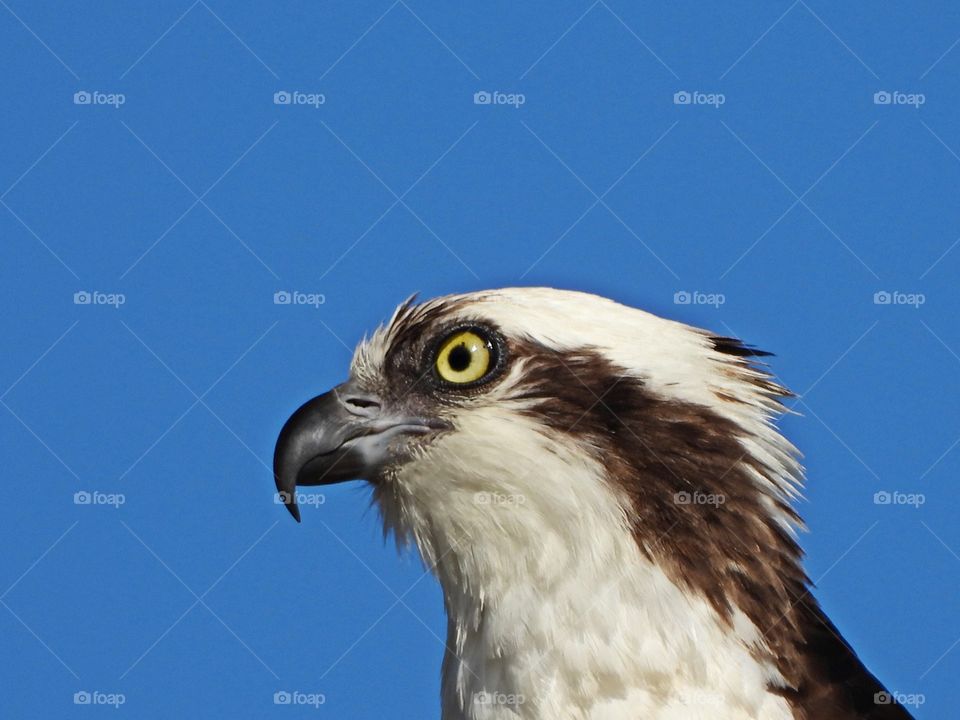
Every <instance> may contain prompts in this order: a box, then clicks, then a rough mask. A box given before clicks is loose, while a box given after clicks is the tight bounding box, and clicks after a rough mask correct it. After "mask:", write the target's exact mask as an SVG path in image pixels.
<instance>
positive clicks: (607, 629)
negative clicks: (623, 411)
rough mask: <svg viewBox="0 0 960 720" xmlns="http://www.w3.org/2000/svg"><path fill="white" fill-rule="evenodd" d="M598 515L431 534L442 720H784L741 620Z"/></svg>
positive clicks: (754, 639)
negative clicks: (462, 537) (440, 611)
mask: <svg viewBox="0 0 960 720" xmlns="http://www.w3.org/2000/svg"><path fill="white" fill-rule="evenodd" d="M491 500H492V499H491ZM500 501H502V502H509V501H508V500H506V499H501V500H500ZM590 510H593V511H597V510H599V508H596V507H594V508H591V509H590ZM590 510H587V511H585V512H589V511H590ZM603 512H605V513H609V515H608V516H607V517H605V518H603V521H602V522H601V521H600V520H601V519H600V518H599V517H593V518H590V517H588V516H586V515H581V517H580V518H579V519H578V520H574V519H573V518H570V519H569V522H566V523H563V524H562V525H561V524H554V523H552V522H550V521H548V520H545V519H543V518H541V521H540V522H536V521H535V520H536V513H529V514H528V515H527V516H526V517H525V518H524V519H523V522H519V523H515V524H514V523H510V524H509V525H508V527H506V528H505V527H503V525H502V523H501V525H500V527H494V526H493V525H491V526H490V527H487V528H482V529H481V528H473V529H472V530H471V531H470V533H469V535H468V537H470V538H472V539H474V540H471V542H470V543H469V544H467V545H456V544H455V541H454V537H455V535H453V534H451V535H449V536H445V537H444V538H441V537H439V536H435V538H434V540H433V542H434V543H435V547H436V550H437V551H438V555H437V556H436V557H435V558H434V563H435V572H436V574H437V576H438V578H439V580H440V582H441V585H442V586H443V590H444V596H445V602H446V607H447V612H448V636H447V654H446V658H445V661H444V668H443V688H442V695H443V718H444V720H461V719H466V718H470V719H471V720H474V719H479V718H485V719H488V720H499V719H500V718H503V719H506V718H510V719H511V720H516V718H517V717H520V718H526V719H529V720H535V719H536V720H539V719H541V718H543V719H546V718H552V719H553V720H557V719H558V718H559V719H563V718H585V717H604V718H610V719H611V720H619V719H620V718H624V719H625V718H628V717H629V718H636V717H645V718H679V717H683V718H687V717H711V718H717V719H725V718H742V719H743V720H746V718H754V719H756V718H763V719H773V718H776V719H778V720H782V719H786V718H792V717H793V716H792V714H791V713H790V711H789V709H788V707H787V705H786V704H785V702H784V701H783V699H782V698H780V697H779V696H777V695H773V694H771V693H769V692H768V687H769V685H770V684H771V683H773V684H776V683H777V680H778V674H777V671H776V669H775V668H774V667H773V666H772V665H771V664H770V663H768V662H765V661H763V660H760V659H758V654H757V653H756V652H755V650H756V647H757V644H758V643H759V642H760V641H761V639H760V636H759V633H758V632H757V629H756V627H755V626H754V625H753V624H752V623H751V622H750V620H749V619H748V618H747V617H746V616H745V615H744V614H743V613H741V612H739V611H738V610H734V612H733V613H732V615H731V616H730V617H729V618H721V617H720V616H719V615H718V613H717V612H716V611H715V610H714V608H713V607H712V606H711V604H710V603H709V602H708V601H707V600H706V599H704V598H703V597H701V596H699V595H698V594H696V593H693V592H690V591H689V590H685V589H682V588H681V587H680V586H679V585H678V584H677V583H676V582H674V581H673V580H672V579H671V578H670V577H669V576H668V573H666V572H664V570H663V569H662V568H660V567H659V566H658V565H657V564H655V563H654V562H652V561H651V560H649V559H647V557H645V556H644V554H643V553H641V552H640V550H639V548H638V546H637V544H636V541H635V539H634V537H633V536H632V535H631V533H630V532H629V531H628V530H626V529H625V528H624V527H623V526H622V524H621V523H620V522H618V520H617V514H618V510H617V509H616V508H614V507H610V508H606V509H605V510H603ZM476 538H480V540H479V541H477V540H475V539H476Z"/></svg>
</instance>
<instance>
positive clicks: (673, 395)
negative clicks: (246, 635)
mask: <svg viewBox="0 0 960 720" xmlns="http://www.w3.org/2000/svg"><path fill="white" fill-rule="evenodd" d="M766 354H767V353H764V352H761V351H759V350H755V349H752V348H750V347H749V346H747V345H744V344H742V343H741V342H740V341H738V340H735V339H732V338H729V337H720V336H716V335H713V334H711V333H709V332H706V331H703V330H699V329H696V328H693V327H690V326H687V325H684V324H681V323H678V322H673V321H670V320H665V319H662V318H659V317H656V316H654V315H651V314H649V313H646V312H643V311H641V310H636V309H633V308H629V307H625V306H623V305H620V304H617V303H615V302H613V301H611V300H607V299H604V298H600V297H597V296H594V295H588V294H584V293H578V292H567V291H559V290H553V289H547V288H519V289H505V290H495V291H488V292H478V293H471V294H464V295H453V296H448V297H442V298H439V299H435V300H431V301H428V302H424V303H421V304H415V303H414V302H413V301H412V300H408V301H407V302H406V303H404V304H403V305H401V306H400V307H399V308H398V309H397V311H396V312H395V313H394V315H393V318H392V319H391V320H390V322H389V323H388V324H387V325H386V326H383V327H381V328H380V329H378V330H377V331H376V333H375V334H374V335H373V336H372V337H371V338H369V339H365V340H364V342H362V343H361V344H360V345H359V347H358V348H357V350H356V352H355V355H354V358H353V362H352V364H351V367H350V377H349V380H348V381H347V382H345V383H344V384H342V385H339V386H337V387H335V388H334V389H333V390H331V391H330V392H328V393H326V394H325V395H321V396H320V397H317V398H315V399H313V400H310V401H309V402H307V403H306V404H304V405H303V406H302V407H300V409H298V410H297V411H296V412H295V413H294V414H293V416H292V417H291V418H290V419H289V420H288V421H287V423H286V425H285V426H284V428H283V430H282V431H281V433H280V437H279V439H278V441H277V448H276V453H275V456H274V472H275V481H276V485H277V489H278V491H279V492H280V493H281V497H282V498H283V499H284V501H285V502H286V504H287V507H288V508H289V510H290V511H291V513H293V515H294V517H296V518H297V520H299V519H300V517H299V511H298V509H297V505H296V495H295V491H296V486H297V485H324V484H328V483H335V482H341V481H345V480H350V479H363V480H366V481H368V482H369V483H370V484H371V486H372V489H373V498H374V502H375V503H376V504H377V505H378V506H379V509H380V511H381V514H382V516H383V519H384V527H385V532H387V533H393V534H394V535H395V536H396V537H397V540H398V542H399V543H401V544H405V543H408V542H412V543H413V544H415V545H416V547H417V549H418V550H419V552H420V555H421V557H422V559H423V561H424V563H425V565H426V566H427V567H428V568H430V569H431V570H432V571H433V573H434V574H435V575H436V577H437V579H438V580H439V582H440V585H441V586H442V588H443V595H444V604H445V607H446V611H447V616H448V628H447V650H446V655H445V658H444V661H443V668H442V689H441V705H442V717H443V720H461V719H470V720H506V719H507V718H510V719H511V720H516V719H517V718H522V719H524V720H547V719H549V720H588V719H589V720H601V719H602V720H627V719H628V718H629V719H630V720H636V719H639V718H644V719H645V720H651V719H655V720H679V719H681V718H682V719H684V720H687V719H694V718H704V719H706V718H709V719H710V720H734V719H736V720H758V719H762V720H841V719H842V720H854V719H862V720H866V719H870V720H900V719H903V718H909V717H910V716H909V715H908V713H907V712H906V711H905V710H904V709H903V708H902V707H901V706H900V705H898V704H896V702H895V700H894V699H893V698H892V697H891V696H890V695H889V694H888V693H887V692H886V691H885V689H884V687H883V686H882V685H881V684H880V683H879V682H878V680H877V679H876V678H875V677H874V676H873V675H871V674H870V672H869V671H868V670H867V669H866V668H865V667H864V666H863V664H862V663H861V662H860V660H859V659H858V658H857V655H856V654H855V653H854V651H853V650H852V649H851V648H850V646H849V645H848V644H847V643H846V641H844V639H843V638H842V637H841V636H840V634H839V632H838V631H837V629H836V627H835V626H834V625H833V624H832V623H831V622H830V620H829V619H828V618H827V617H826V615H825V614H824V613H823V611H822V610H821V609H820V607H819V605H818V604H817V602H816V601H815V600H814V599H813V598H812V597H811V596H810V594H809V591H810V581H809V580H808V578H807V577H806V575H805V574H804V571H803V569H802V567H801V563H800V561H801V556H802V553H801V550H800V548H799V547H798V545H797V542H796V539H795V531H796V529H797V528H799V527H800V524H801V521H800V519H799V517H798V515H797V513H796V512H795V511H794V510H793V509H792V507H791V500H792V499H793V498H794V497H795V496H796V494H797V492H798V489H799V487H800V484H801V481H802V469H801V467H800V465H799V463H798V451H797V450H796V448H794V446H793V445H792V444H791V443H790V442H789V441H787V440H786V439H785V438H784V437H783V436H782V435H781V434H780V433H779V432H778V431H777V430H776V428H775V427H774V425H773V422H772V421H773V419H774V418H775V417H776V416H777V415H778V414H779V413H780V412H782V411H783V410H784V407H783V405H782V401H783V399H784V398H786V397H788V396H789V395H790V393H789V392H788V391H787V390H786V389H784V388H783V387H781V386H780V384H778V383H777V382H776V381H775V380H774V378H773V377H772V376H771V375H770V374H769V373H768V372H766V371H765V370H764V369H763V368H762V367H761V366H758V365H757V361H756V360H755V359H754V358H756V357H757V356H762V355H766Z"/></svg>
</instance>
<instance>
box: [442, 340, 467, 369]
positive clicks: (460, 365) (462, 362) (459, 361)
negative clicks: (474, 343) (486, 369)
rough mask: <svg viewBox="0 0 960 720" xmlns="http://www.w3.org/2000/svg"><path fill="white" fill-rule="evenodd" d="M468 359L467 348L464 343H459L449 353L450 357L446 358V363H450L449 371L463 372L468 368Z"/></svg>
mask: <svg viewBox="0 0 960 720" xmlns="http://www.w3.org/2000/svg"><path fill="white" fill-rule="evenodd" d="M470 359H471V353H470V350H469V348H467V346H466V344H465V343H460V344H459V345H457V346H456V347H455V348H453V350H451V351H450V355H449V356H448V357H447V362H448V363H450V369H451V370H453V371H455V372H463V371H464V370H466V369H467V368H468V367H470Z"/></svg>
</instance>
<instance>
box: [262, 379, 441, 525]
mask: <svg viewBox="0 0 960 720" xmlns="http://www.w3.org/2000/svg"><path fill="white" fill-rule="evenodd" d="M444 426H446V423H442V422H438V421H435V420H430V419H425V418H420V417H411V416H408V415H398V414H394V413H390V412H387V411H385V410H384V407H383V402H382V400H381V399H380V398H379V397H377V396H376V395H372V394H369V393H364V392H359V391H358V389H357V388H356V386H355V385H354V384H353V383H352V382H347V383H344V384H343V385H338V386H337V387H335V388H333V389H332V390H331V391H330V392H327V393H324V394H323V395H320V396H319V397H315V398H314V399H313V400H310V401H308V402H306V403H304V404H303V405H302V406H300V408H299V409H298V410H297V411H296V412H295V413H294V414H293V415H292V416H291V417H290V419H289V420H287V422H286V424H284V426H283V429H282V430H281V431H280V437H279V438H278V439H277V447H276V450H274V453H273V475H274V481H275V482H276V484H277V492H278V493H279V497H280V499H281V500H282V501H283V503H284V505H286V506H287V509H288V510H289V511H290V514H291V515H293V517H294V518H295V519H296V521H297V522H300V509H299V508H298V507H297V493H296V491H297V485H331V484H333V483H339V482H344V481H345V480H371V481H372V480H375V479H376V476H377V473H378V472H379V470H381V469H382V468H383V466H384V464H385V463H386V462H388V461H389V460H391V459H392V454H391V441H392V440H394V439H395V438H396V437H397V436H398V435H404V434H425V433H429V432H432V431H434V430H437V429H440V428H442V427H444Z"/></svg>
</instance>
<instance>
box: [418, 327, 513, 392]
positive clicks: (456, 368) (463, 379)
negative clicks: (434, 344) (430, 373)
mask: <svg viewBox="0 0 960 720" xmlns="http://www.w3.org/2000/svg"><path fill="white" fill-rule="evenodd" d="M433 367H434V370H435V372H436V374H437V376H438V377H439V378H440V380H442V381H443V382H444V383H447V384H449V385H455V386H465V385H473V384H475V383H479V382H480V381H482V380H484V379H485V378H486V377H487V376H488V375H490V374H491V372H492V371H493V370H494V369H495V368H496V367H497V346H496V344H495V343H494V342H493V340H492V339H491V338H490V337H489V335H488V334H487V333H486V332H485V331H484V330H482V329H481V328H476V327H468V328H459V329H457V330H454V331H453V332H451V333H450V334H449V335H447V336H446V337H445V338H444V339H443V340H442V341H441V342H440V345H439V347H438V348H437V351H436V353H435V355H434V360H433Z"/></svg>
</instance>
